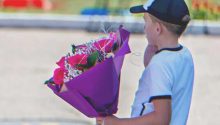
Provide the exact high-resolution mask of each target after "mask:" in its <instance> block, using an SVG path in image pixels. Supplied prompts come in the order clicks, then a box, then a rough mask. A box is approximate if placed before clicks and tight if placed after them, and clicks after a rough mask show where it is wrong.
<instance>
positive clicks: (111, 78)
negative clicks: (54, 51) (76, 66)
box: [48, 27, 130, 118]
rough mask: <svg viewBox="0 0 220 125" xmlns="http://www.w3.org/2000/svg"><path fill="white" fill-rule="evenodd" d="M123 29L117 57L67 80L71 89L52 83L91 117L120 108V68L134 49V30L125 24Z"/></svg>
mask: <svg viewBox="0 0 220 125" xmlns="http://www.w3.org/2000/svg"><path fill="white" fill-rule="evenodd" d="M119 33H120V38H121V43H122V45H121V48H120V49H119V50H118V51H117V52H116V54H115V56H114V57H113V58H112V57H111V58H108V59H106V60H105V61H104V62H102V63H100V64H97V65H96V66H95V67H92V68H91V69H89V70H88V71H86V72H84V73H83V74H81V75H79V76H78V77H76V78H74V79H73V80H71V81H69V82H67V83H65V85H66V87H67V91H64V92H59V90H58V89H57V87H56V86H54V85H52V84H48V87H49V88H50V89H52V90H53V92H54V93H55V94H56V95H57V96H59V97H60V98H62V99H63V100H65V101H66V102H67V103H69V104H70V105H72V106H73V107H74V108H76V109H77V110H79V111H80V112H81V113H83V114H84V115H86V116H88V117H90V118H93V117H98V116H107V115H112V114H115V113H116V112H117V110H118V109H117V106H118V97H119V87H120V72H121V68H122V64H123V60H124V56H125V54H127V53H130V48H129V45H128V40H129V35H130V33H129V32H128V31H127V30H125V29H123V28H122V27H120V28H119Z"/></svg>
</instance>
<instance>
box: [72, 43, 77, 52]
mask: <svg viewBox="0 0 220 125" xmlns="http://www.w3.org/2000/svg"><path fill="white" fill-rule="evenodd" d="M75 52H76V46H75V45H74V44H73V45H72V53H73V54H75Z"/></svg>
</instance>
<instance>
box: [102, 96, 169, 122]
mask: <svg viewBox="0 0 220 125" xmlns="http://www.w3.org/2000/svg"><path fill="white" fill-rule="evenodd" d="M152 103H153V104H154V111H153V112H152V113H149V114H147V115H143V116H140V117H136V118H124V119H119V118H116V117H114V116H110V117H106V118H105V120H104V125H169V123H170V119H171V100H170V99H156V100H153V101H152Z"/></svg>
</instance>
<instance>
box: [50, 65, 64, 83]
mask: <svg viewBox="0 0 220 125" xmlns="http://www.w3.org/2000/svg"><path fill="white" fill-rule="evenodd" d="M64 73H65V69H64V68H57V69H55V70H54V74H53V80H54V82H55V84H58V85H60V84H63V82H64V81H63V80H64Z"/></svg>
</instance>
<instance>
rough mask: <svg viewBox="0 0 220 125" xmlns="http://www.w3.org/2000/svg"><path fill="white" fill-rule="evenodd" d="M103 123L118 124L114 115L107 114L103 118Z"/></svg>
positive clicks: (105, 124)
mask: <svg viewBox="0 0 220 125" xmlns="http://www.w3.org/2000/svg"><path fill="white" fill-rule="evenodd" d="M103 125H120V124H119V118H117V117H115V116H114V115H112V116H107V117H105V119H104V124H103Z"/></svg>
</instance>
